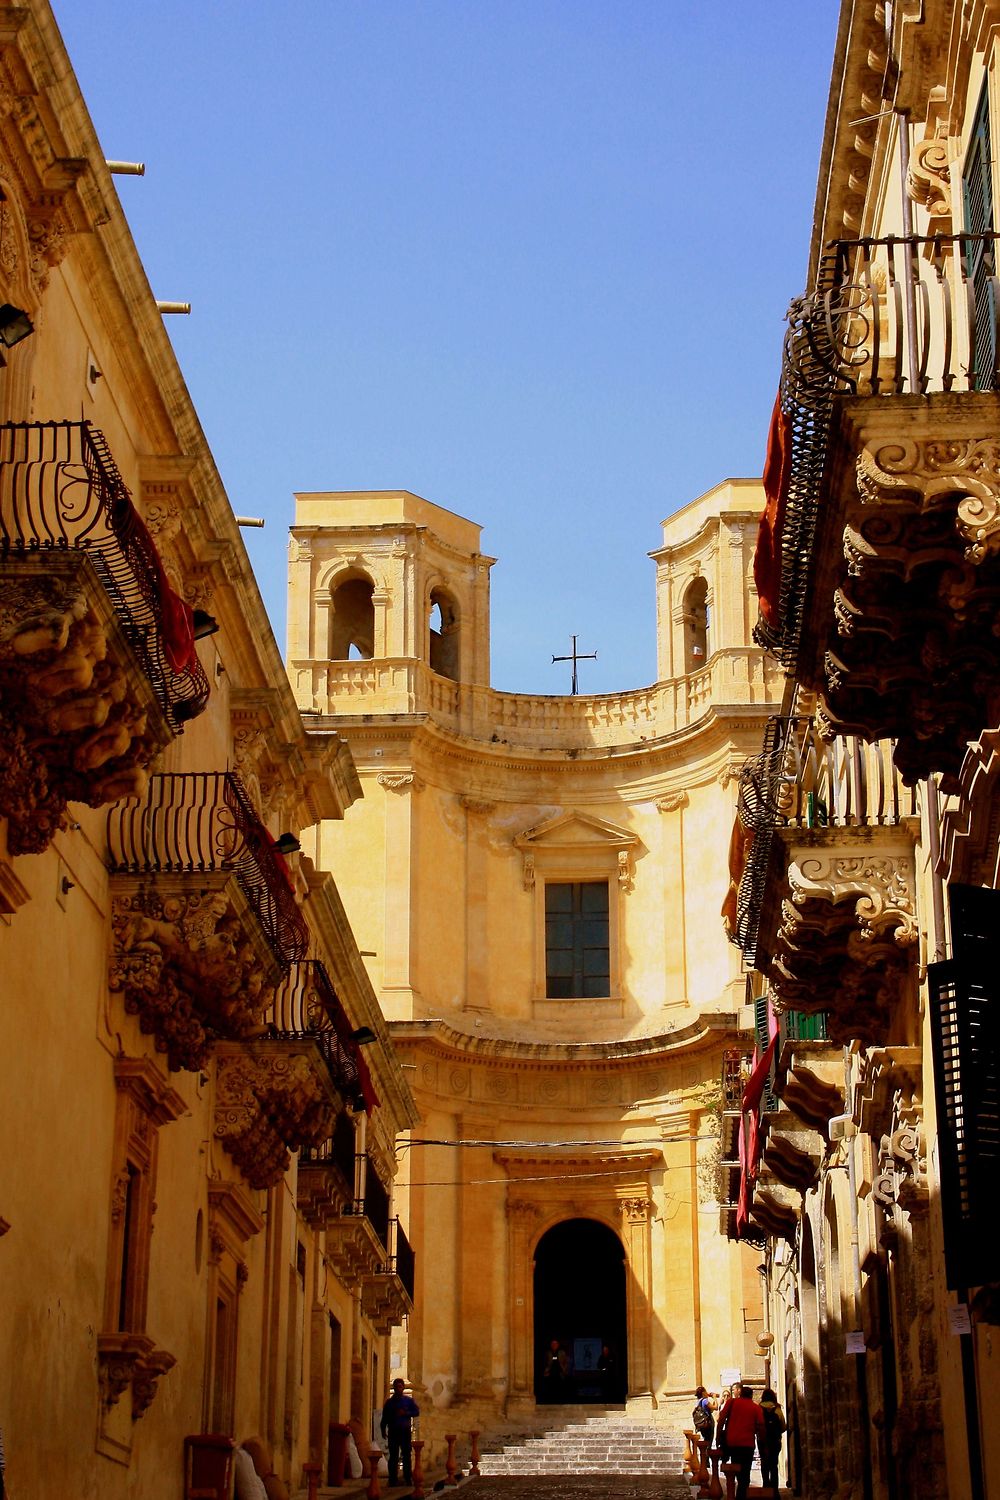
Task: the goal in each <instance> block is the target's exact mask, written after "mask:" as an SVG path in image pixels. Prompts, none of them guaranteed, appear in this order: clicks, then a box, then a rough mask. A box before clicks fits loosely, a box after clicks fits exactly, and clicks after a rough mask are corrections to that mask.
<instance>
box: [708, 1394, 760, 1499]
mask: <svg viewBox="0 0 1000 1500" xmlns="http://www.w3.org/2000/svg"><path fill="white" fill-rule="evenodd" d="M719 1436H720V1439H721V1441H722V1443H723V1445H724V1446H725V1448H726V1449H727V1450H728V1452H729V1462H730V1463H733V1464H737V1465H738V1466H739V1474H738V1475H737V1478H736V1500H747V1490H748V1489H749V1488H750V1468H751V1465H752V1464H753V1450H754V1445H756V1446H757V1447H758V1448H759V1449H760V1452H761V1455H762V1456H763V1454H764V1452H765V1450H766V1447H767V1431H766V1428H765V1426H764V1413H763V1412H762V1411H761V1409H760V1407H759V1406H758V1405H757V1403H756V1401H755V1400H754V1399H753V1391H752V1390H751V1389H750V1387H749V1386H748V1385H738V1386H734V1387H733V1395H732V1397H731V1398H730V1400H728V1401H727V1402H726V1404H725V1406H724V1407H723V1408H722V1410H721V1411H720V1413H719Z"/></svg>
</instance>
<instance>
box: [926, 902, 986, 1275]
mask: <svg viewBox="0 0 1000 1500" xmlns="http://www.w3.org/2000/svg"><path fill="white" fill-rule="evenodd" d="M949 898H950V903H951V925H952V948H953V953H954V957H953V958H951V959H948V960H947V961H946V962H944V963H938V964H932V965H931V966H930V968H929V970H928V980H929V985H930V1007H931V1045H932V1048H933V1054H934V1085H935V1093H936V1095H937V1127H938V1153H939V1160H940V1165H941V1210H942V1217H943V1221H944V1240H945V1274H946V1281H947V1284H948V1286H949V1287H951V1288H953V1289H960V1290H964V1289H965V1288H967V1287H970V1286H981V1285H982V1284H983V1283H984V1282H987V1281H995V1280H998V1279H1000V1240H998V1238H997V1235H996V1230H995V1222H996V1201H995V1199H994V1193H995V1192H996V1191H997V1184H998V1182H1000V891H993V890H984V889H981V888H980V887H977V886H960V885H955V886H951V887H950V889H949Z"/></svg>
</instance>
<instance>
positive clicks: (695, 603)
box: [684, 578, 709, 677]
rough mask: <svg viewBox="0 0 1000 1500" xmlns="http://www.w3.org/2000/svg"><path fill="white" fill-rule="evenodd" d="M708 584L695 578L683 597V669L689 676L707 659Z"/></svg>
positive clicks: (698, 670)
mask: <svg viewBox="0 0 1000 1500" xmlns="http://www.w3.org/2000/svg"><path fill="white" fill-rule="evenodd" d="M708 627H709V608H708V584H707V583H706V581H705V579H704V578H696V579H695V580H694V582H693V583H692V585H691V587H690V588H689V589H688V591H687V594H686V595H685V598H684V671H685V673H686V674H687V675H688V676H689V677H690V675H691V673H692V672H700V671H701V669H702V667H704V665H705V664H706V662H707V661H708V649H709V648H708Z"/></svg>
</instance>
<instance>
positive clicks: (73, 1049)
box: [0, 0, 415, 1500]
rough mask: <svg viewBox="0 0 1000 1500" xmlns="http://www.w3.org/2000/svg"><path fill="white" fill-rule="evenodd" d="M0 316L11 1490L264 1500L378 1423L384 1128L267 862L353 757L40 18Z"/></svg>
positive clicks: (0, 54) (386, 1286)
mask: <svg viewBox="0 0 1000 1500" xmlns="http://www.w3.org/2000/svg"><path fill="white" fill-rule="evenodd" d="M0 304H2V307H0V325H2V326H0V338H2V341H3V349H2V359H0V366H2V368H0V1054H2V1056H3V1058H4V1061H5V1067H4V1077H5V1082H4V1111H3V1114H4V1124H3V1141H2V1145H0V1288H2V1289H0V1341H2V1344H3V1348H4V1350H5V1358H4V1359H3V1360H2V1361H0V1424H2V1426H3V1430H4V1436H5V1445H6V1454H7V1476H8V1480H9V1483H10V1487H11V1490H12V1492H13V1493H15V1494H16V1493H27V1494H36V1495H42V1494H47V1495H55V1494H62V1493H67V1492H69V1491H72V1493H73V1494H75V1495H79V1496H81V1497H84V1496H89V1497H95V1500H96V1497H98V1496H99V1497H101V1500H112V1497H115V1496H125V1495H126V1494H132V1495H134V1494H142V1495H143V1496H149V1497H150V1500H157V1497H161V1496H162V1497H163V1500H168V1497H170V1500H173V1497H175V1496H177V1495H179V1494H181V1493H182V1492H186V1491H185V1480H186V1482H187V1488H188V1489H191V1488H192V1487H193V1488H195V1489H197V1492H198V1493H199V1494H207V1493H209V1492H210V1491H209V1488H207V1487H206V1485H207V1484H208V1483H209V1482H211V1483H215V1482H216V1481H217V1480H218V1481H219V1483H220V1484H223V1483H224V1475H225V1470H226V1468H227V1466H231V1464H232V1454H231V1449H232V1443H233V1440H242V1439H249V1438H251V1437H256V1438H257V1439H258V1447H257V1451H258V1455H259V1457H260V1461H261V1463H262V1464H263V1466H264V1468H265V1470H266V1469H272V1470H273V1472H272V1473H271V1475H270V1477H269V1480H268V1483H269V1485H270V1486H271V1488H270V1489H269V1493H270V1494H275V1495H277V1494H281V1493H288V1489H289V1487H290V1488H292V1489H296V1488H298V1486H299V1484H300V1483H301V1481H302V1474H303V1464H304V1463H305V1462H308V1461H313V1462H318V1463H320V1464H321V1465H323V1468H324V1471H325V1466H326V1461H327V1457H328V1437H329V1426H330V1423H331V1421H333V1422H335V1423H345V1422H346V1421H347V1420H348V1419H349V1418H351V1417H353V1418H355V1419H357V1420H358V1421H359V1422H360V1423H361V1429H360V1430H361V1431H362V1432H367V1431H368V1430H369V1428H368V1424H369V1420H370V1412H371V1408H372V1407H373V1406H374V1405H377V1404H380V1403H381V1400H382V1399H383V1395H384V1386H385V1383H386V1379H387V1375H388V1362H389V1332H390V1329H391V1328H392V1327H393V1326H394V1325H396V1324H398V1323H399V1322H401V1321H402V1320H403V1318H404V1317H405V1316H406V1313H407V1312H408V1310H409V1308H410V1307H411V1305H412V1301H411V1295H412V1286H413V1277H412V1258H411V1257H410V1255H409V1250H408V1240H407V1237H406V1234H405V1223H404V1225H400V1223H399V1216H398V1208H397V1205H396V1204H395V1203H394V1201H393V1198H392V1191H393V1179H394V1175H395V1170H396V1168H395V1141H396V1137H397V1134H398V1132H399V1131H400V1130H401V1129H405V1128H406V1127H407V1126H409V1125H410V1124H411V1123H412V1121H413V1119H414V1118H415V1115H414V1109H413V1101H412V1097H411V1095H410V1093H409V1091H408V1089H407V1088H406V1085H405V1083H404V1082H403V1081H402V1080H403V1075H402V1074H401V1073H400V1071H399V1068H398V1066H397V1065H396V1063H395V1060H394V1057H393V1049H392V1044H391V1042H390V1040H389V1037H388V1033H387V1031H386V1028H385V1025H384V1022H383V1020H382V1017H381V1013H380V1011H379V1007H378V1002H377V999H376V997H375V995H374V993H373V991H372V988H371V985H370V983H369V980H368V977H367V974H366V971H365V968H364V964H363V962H362V960H361V958H360V956H359V954H358V951H357V947H356V945H355V943H354V940H353V937H352V935H351V932H350V928H349V925H348V922H347V919H346V916H345V913H344V909H343V906H342V904H341V901H340V897H339V895H338V892H337V888H336V886H335V884H334V882H333V880H332V879H331V878H330V877H329V876H328V875H326V874H323V873H322V872H321V871H319V870H317V869H316V868H315V867H314V866H313V865H312V864H311V863H310V862H309V860H308V859H307V858H305V857H304V856H301V855H300V854H298V853H297V852H296V851H297V850H298V848H299V843H298V838H297V836H298V835H301V833H302V830H303V829H304V828H305V827H307V826H308V825H310V824H314V823H316V822H317V821H322V822H323V824H324V827H339V826H340V822H339V820H340V819H342V818H343V815H344V813H345V811H346V810H347V809H348V808H349V807H350V806H351V804H352V803H353V802H354V801H355V800H356V799H357V798H358V797H359V795H360V791H361V788H360V784H359V781H358V777H357V774H356V771H355V768H354V765H353V762H352V759H351V755H350V751H349V749H348V747H347V745H346V744H345V743H344V742H343V741H342V740H340V739H338V737H337V736H336V735H335V734H332V733H331V734H327V735H316V734H307V733H306V731H305V729H304V727H303V725H302V721H301V719H300V716H299V713H298V710H297V708H296V705H295V702H294V700H293V697H292V694H291V692H290V689H289V685H288V681H287V678H286V676H285V673H284V670H283V666H282V662H281V658H280V655H279V652H278V649H277V647H276V645H275V642H274V638H273V635H272V633H271V630H270V627H269V624H268V622H267V619H266V616H265V614H264V610H263V606H262V604H261V600H260V596H259V594H258V591H257V587H256V584H255V582H254V579H253V575H252V573H251V570H250V566H249V563H248V560H247V556H246V553H245V550H244V547H243V544H242V541H241V538H240V533H239V530H238V527H237V525H236V522H235V518H234V516H233V513H232V510H231V507H230V505H229V502H228V499H227V497H226V494H225V492H224V490H223V487H222V484H221V481H220V478H219V475H218V473H217V470H216V468H215V465H214V462H213V460H212V456H211V453H210V452H209V449H208V447H207V445H206V443H205V439H204V436H203V434H202V432H201V428H200V426H199V423H198V419H197V416H196V414H195V412H194V410H193V408H192V406H191V402H190V399H189V397H188V394H187V391H186V389H185V387H184V383H183V380H182V378H181V375H180V372H179V370H178V367H177V364H176V361H175V359H174V355H173V352H172V350H171V346H170V343H169V340H168V338H167V336H166V334H165V332H164V329H163V324H162V317H161V314H160V312H159V311H158V309H157V305H156V302H155V299H154V296H153V292H152V291H151V289H150V287H149V284H148V282H147V280H146V277H145V274H144V272H143V269H142V266H141V264H140V261H139V258H138V255H137V253H136V250H135V247H134V244H133V242H132V240H131V237H130V235H129V231H128V227H127V224H126V222H125V219H124V217H123V214H122V210H121V206H120V204H119V202H118V198H117V195H116V192H115V187H114V183H113V179H112V175H111V172H110V170H109V167H108V165H107V164H106V162H105V159H104V156H103V153H102V152H101V149H100V146H99V143H98V141H97V139H96V137H95V134H94V130H93V127H92V124H91V122H90V119H89V117H88V115H87V111H86V107H85V104H84V102H83V100H82V98H81V96H80V93H79V90H78V88H77V85H76V83H75V80H74V77H73V73H72V69H71V66H70V63H69V59H68V58H67V56H66V53H65V51H64V48H63V45H62V42H61V39H60V37H59V34H58V31H57V29H56V25H55V22H54V20H53V17H52V14H51V12H50V10H49V7H48V5H47V4H45V3H44V0H30V3H28V4H25V5H17V6H14V5H10V4H7V3H4V4H0ZM123 799H125V800H123ZM361 1028H366V1029H367V1032H366V1033H363V1035H368V1036H369V1037H370V1042H369V1044H368V1045H366V1046H365V1047H364V1050H362V1047H361V1042H360V1041H359V1038H358V1036H357V1035H356V1033H357V1032H358V1031H359V1030H360V1029H361ZM205 1434H213V1435H215V1436H214V1438H213V1440H212V1442H211V1443H208V1444H205V1443H204V1442H202V1441H201V1437H202V1435H205ZM188 1435H192V1436H193V1437H195V1438H196V1439H197V1440H198V1441H196V1442H195V1444H194V1445H193V1446H190V1445H189V1448H188V1450H186V1448H185V1438H186V1437H187V1436H188ZM206 1466H207V1467H206ZM213 1492H214V1491H213ZM224 1492H225V1491H224V1489H223V1488H220V1489H219V1493H220V1494H222V1493H224Z"/></svg>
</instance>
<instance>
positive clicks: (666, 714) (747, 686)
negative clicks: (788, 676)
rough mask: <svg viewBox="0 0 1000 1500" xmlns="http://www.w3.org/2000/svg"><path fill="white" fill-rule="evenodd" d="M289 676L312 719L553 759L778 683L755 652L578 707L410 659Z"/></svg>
mask: <svg viewBox="0 0 1000 1500" xmlns="http://www.w3.org/2000/svg"><path fill="white" fill-rule="evenodd" d="M289 670H290V675H291V679H292V683H293V685H294V688H295V695H296V699H297V701H298V703H299V705H300V707H302V708H304V709H306V710H308V711H311V712H319V713H321V714H336V715H343V716H347V717H352V716H359V717H360V716H363V715H365V714H367V713H370V712H371V711H372V709H373V708H375V707H377V709H378V712H379V713H393V714H413V713H424V712H426V713H427V714H429V715H430V717H431V718H432V719H433V721H434V722H435V723H437V724H440V725H441V726H442V727H444V728H445V729H448V730H450V731H452V732H453V733H457V734H464V735H469V736H470V737H472V738H474V739H478V740H482V741H486V742H489V743H494V744H496V743H499V744H505V745H511V746H515V747H519V748H523V749H529V750H532V751H544V750H548V751H553V752H556V751H565V750H581V749H588V750H589V749H593V750H595V751H600V750H607V749H611V748H612V747H614V746H619V745H630V744H634V743H635V742H636V741H637V740H642V739H647V738H652V737H655V736H657V735H662V734H672V733H674V732H676V731H677V730H678V729H683V728H686V727H687V726H688V725H690V724H695V723H697V721H698V720H699V719H701V718H703V717H704V715H705V714H707V713H708V711H709V709H710V707H711V705H712V703H713V702H714V703H739V704H758V705H764V704H768V703H772V702H773V701H774V697H775V690H776V684H777V682H778V679H779V676H780V674H779V672H778V670H777V668H776V666H775V664H774V663H773V662H771V661H769V660H768V659H767V658H764V659H762V658H761V655H760V652H759V651H758V650H757V649H756V648H755V647H753V646H746V647H729V648H726V649H724V650H720V651H716V652H714V653H713V655H712V657H711V659H710V660H709V662H708V663H707V664H706V665H705V667H704V668H703V669H702V670H701V671H700V672H695V673H692V674H691V675H690V676H685V677H677V678H673V679H671V680H670V681H667V682H661V683H657V684H655V685H654V686H653V687H646V688H637V689H635V690H634V691H631V692H625V693H602V694H595V695H588V696H580V697H576V698H573V697H557V696H554V695H549V694H540V693H539V694H533V693H504V692H499V691H497V690H496V689H494V688H488V687H484V686H481V685H478V684H472V683H456V682H452V681H451V680H450V679H449V678H445V677H441V676H439V675H438V673H436V672H434V671H432V669H431V668H430V667H429V666H427V665H426V663H424V662H422V661H418V660H415V659H413V658H408V657H389V658H385V659H380V660H368V661H359V660H351V661H293V662H291V663H290V664H289Z"/></svg>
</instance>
